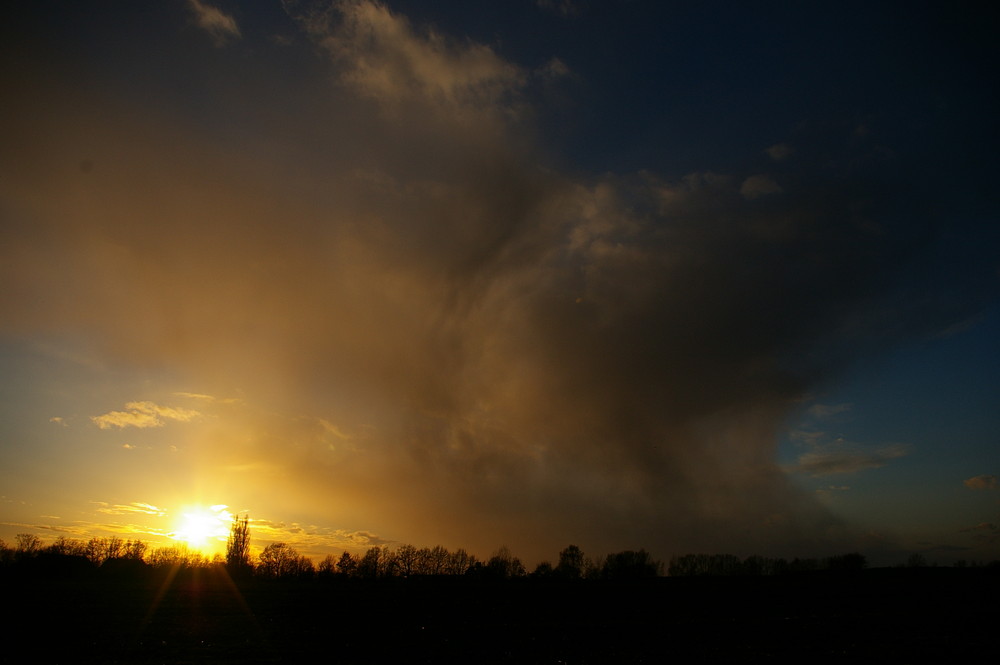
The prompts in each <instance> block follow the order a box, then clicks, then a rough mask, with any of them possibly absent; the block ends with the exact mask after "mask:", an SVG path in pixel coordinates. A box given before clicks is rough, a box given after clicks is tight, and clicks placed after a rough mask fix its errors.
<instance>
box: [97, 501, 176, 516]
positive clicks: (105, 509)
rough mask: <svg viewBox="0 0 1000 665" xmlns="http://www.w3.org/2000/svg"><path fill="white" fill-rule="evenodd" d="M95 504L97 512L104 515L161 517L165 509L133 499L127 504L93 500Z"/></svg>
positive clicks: (164, 513)
mask: <svg viewBox="0 0 1000 665" xmlns="http://www.w3.org/2000/svg"><path fill="white" fill-rule="evenodd" d="M93 503H95V504H97V506H98V507H97V512H99V513H104V514H106V515H134V514H141V515H155V516H157V517H162V516H164V515H166V514H167V513H166V511H164V510H161V509H160V508H157V507H156V506H154V505H151V504H148V503H142V502H140V501H133V502H132V503H129V504H110V503H105V502H104V501H94V502H93Z"/></svg>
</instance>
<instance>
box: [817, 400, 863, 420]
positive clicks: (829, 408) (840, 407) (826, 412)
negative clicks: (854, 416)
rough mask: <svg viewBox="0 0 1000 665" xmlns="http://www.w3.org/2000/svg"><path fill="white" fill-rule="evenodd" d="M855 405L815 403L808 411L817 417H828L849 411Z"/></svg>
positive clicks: (821, 418)
mask: <svg viewBox="0 0 1000 665" xmlns="http://www.w3.org/2000/svg"><path fill="white" fill-rule="evenodd" d="M853 407H854V405H853V404H849V403H844V404H813V405H812V406H810V407H809V409H808V410H807V411H806V413H807V414H808V415H809V416H811V417H813V418H816V419H820V420H823V419H827V418H830V417H832V416H837V415H840V414H842V413H847V412H849V411H850V410H851V409H852V408H853Z"/></svg>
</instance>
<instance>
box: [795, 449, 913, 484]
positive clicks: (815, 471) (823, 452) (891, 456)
mask: <svg viewBox="0 0 1000 665" xmlns="http://www.w3.org/2000/svg"><path fill="white" fill-rule="evenodd" d="M908 453H909V449H908V447H907V446H905V445H901V444H893V445H887V446H881V447H878V448H864V447H861V446H857V445H852V444H846V443H834V444H830V445H826V446H819V447H817V448H816V449H814V450H811V451H809V452H807V453H804V454H803V455H801V456H799V458H798V461H797V462H796V464H794V465H793V466H792V467H791V468H790V469H789V470H790V471H793V472H795V473H804V474H808V475H810V476H830V475H837V474H845V473H857V472H858V471H864V470H865V469H876V468H878V467H882V466H885V465H886V464H888V463H889V462H891V461H892V460H895V459H899V458H900V457H905V456H906V455H907V454H908Z"/></svg>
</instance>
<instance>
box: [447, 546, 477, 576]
mask: <svg viewBox="0 0 1000 665" xmlns="http://www.w3.org/2000/svg"><path fill="white" fill-rule="evenodd" d="M475 561H476V557H475V556H473V555H471V554H469V553H468V552H466V551H465V550H464V549H462V548H459V549H457V550H455V551H454V552H452V553H451V554H449V555H448V565H447V573H448V574H449V575H465V574H466V573H467V572H468V571H469V568H470V567H471V566H472V564H473V563H475Z"/></svg>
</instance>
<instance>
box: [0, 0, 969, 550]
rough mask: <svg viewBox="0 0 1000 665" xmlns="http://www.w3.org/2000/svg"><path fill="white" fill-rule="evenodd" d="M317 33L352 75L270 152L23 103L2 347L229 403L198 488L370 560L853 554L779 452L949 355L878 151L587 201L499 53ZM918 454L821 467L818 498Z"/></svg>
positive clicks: (913, 224) (25, 96)
mask: <svg viewBox="0 0 1000 665" xmlns="http://www.w3.org/2000/svg"><path fill="white" fill-rule="evenodd" d="M547 4H548V5H551V6H552V7H553V8H562V7H571V5H570V4H569V3H547ZM286 5H287V6H288V8H289V12H290V13H291V14H292V15H293V16H294V18H295V21H296V22H297V25H299V26H301V27H302V29H303V31H304V33H305V34H307V35H308V36H309V37H310V38H311V39H312V42H313V45H314V46H315V47H316V49H317V52H318V53H320V54H321V55H322V57H323V58H324V59H325V61H324V63H323V67H324V69H323V70H322V71H323V74H321V75H311V74H310V72H308V71H306V72H301V75H302V77H303V79H305V80H306V81H308V82H309V84H310V85H314V86H316V88H315V91H312V90H310V96H309V99H310V102H311V104H313V105H314V108H310V109H303V108H302V107H301V106H296V105H295V103H294V102H292V101H290V102H289V103H288V106H284V105H283V100H281V99H278V98H276V97H274V96H269V95H268V94H266V93H265V92H262V90H267V89H268V86H269V85H270V84H271V83H272V81H271V80H269V79H267V78H266V77H263V75H262V77H263V78H262V79H261V80H259V81H251V82H250V85H253V86H257V87H256V88H254V89H252V90H251V91H250V92H248V93H246V94H247V98H248V99H263V100H266V101H263V102H261V107H260V109H259V113H257V114H255V115H248V116H244V117H241V118H240V122H245V123H247V125H248V130H252V131H248V132H247V134H246V135H247V136H251V137H257V138H251V139H248V140H247V141H246V142H245V143H243V142H228V141H227V140H226V139H225V136H224V132H220V133H219V137H206V135H205V133H203V132H199V131H195V130H193V129H191V127H190V126H189V124H190V122H191V121H190V119H189V118H175V117H173V116H171V115H170V114H169V113H166V112H162V113H161V112H160V111H158V110H157V109H155V108H144V107H142V102H141V101H131V102H130V103H129V104H123V103H121V102H118V101H116V100H115V99H114V98H113V97H111V96H108V97H106V98H100V99H98V100H97V101H94V100H93V97H92V93H89V92H88V93H87V94H83V93H81V92H80V90H78V89H75V88H74V86H72V85H70V84H69V83H67V84H66V85H65V87H64V88H60V89H57V90H56V91H55V92H51V93H47V94H51V95H54V96H55V97H56V98H59V99H61V100H62V104H61V105H62V106H65V107H70V108H73V109H74V113H73V114H72V116H71V117H70V116H65V115H62V114H55V113H52V112H51V110H50V109H51V108H52V105H51V104H50V103H49V100H48V99H46V98H43V97H40V96H39V95H38V94H34V93H32V92H31V88H30V87H24V88H21V89H20V90H16V91H13V92H12V93H11V97H10V99H11V100H13V102H14V103H12V104H11V105H8V108H7V109H6V110H5V111H3V117H2V118H0V119H2V120H4V130H3V131H4V134H5V139H6V142H7V145H9V146H10V147H9V149H8V150H5V151H4V153H3V155H2V156H0V160H2V163H3V167H4V172H5V173H11V174H14V175H13V177H11V178H5V179H4V180H3V182H0V195H2V201H3V205H4V207H5V211H6V212H7V213H8V215H9V216H10V218H11V219H13V220H15V221H14V222H13V223H12V224H11V226H10V228H9V230H8V238H9V241H8V242H6V243H5V244H4V247H3V249H2V250H0V252H2V254H0V256H2V259H3V260H2V266H3V267H0V271H2V274H0V277H2V281H3V284H4V287H3V291H2V306H3V309H4V311H5V312H7V313H8V314H9V316H8V317H6V320H5V322H4V324H3V328H4V332H5V333H7V334H11V335H33V334H52V333H55V332H58V333H60V334H67V333H73V334H76V335H80V336H81V338H83V339H86V340H89V344H91V345H92V347H93V348H94V349H95V350H96V351H97V352H99V353H101V354H104V355H105V356H106V357H108V358H112V359H113V361H114V362H115V363H119V364H121V365H124V366H128V367H132V368H139V369H142V368H147V369H149V370H150V371H152V370H155V369H160V368H164V367H168V368H171V370H173V371H175V372H176V373H178V374H180V375H182V376H183V377H184V378H185V380H186V383H185V385H183V386H176V388H177V389H182V390H191V391H194V392H192V393H190V394H189V396H190V397H191V398H192V399H199V400H200V401H201V402H205V403H206V404H207V403H208V400H202V399H200V397H199V396H201V395H209V394H240V395H241V401H240V403H238V404H230V405H228V406H227V408H230V409H231V410H230V411H228V412H226V416H225V417H224V418H220V420H219V424H218V425H217V426H216V425H213V427H214V429H211V430H205V431H204V432H203V433H202V434H200V435H199V436H200V437H202V438H200V439H198V440H197V441H194V442H193V441H190V440H189V442H188V443H189V445H195V444H197V445H199V446H201V450H202V451H203V454H202V455H201V457H200V462H201V463H202V464H204V465H207V466H211V467H212V468H215V469H218V472H219V473H220V474H222V475H225V477H226V478H227V479H228V481H227V482H230V483H232V484H236V482H237V481H236V480H235V479H241V481H240V482H242V483H243V484H244V485H246V486H249V487H255V488H258V490H259V489H260V488H264V491H266V492H269V493H270V492H273V493H274V494H273V498H271V495H270V494H269V499H270V500H273V501H274V502H276V503H277V502H279V501H289V502H291V501H297V502H298V503H299V505H310V506H313V507H314V509H315V511H317V512H322V511H326V513H325V514H326V517H327V519H329V520H330V521H331V522H332V524H331V525H330V527H329V528H332V529H334V530H336V529H339V528H340V526H341V525H342V524H343V525H345V527H346V528H345V530H343V531H342V532H337V533H338V534H339V535H340V536H342V537H343V538H344V539H347V540H354V539H355V538H356V536H353V535H351V534H354V533H356V532H360V531H362V530H364V529H371V530H372V532H374V533H380V534H383V535H384V536H385V538H389V539H393V540H408V541H411V542H416V543H417V544H433V543H434V542H443V543H445V544H447V545H449V546H452V547H455V546H467V547H470V548H480V550H482V551H489V549H490V548H493V547H495V546H496V545H497V544H498V543H501V542H506V543H507V544H509V545H510V546H511V547H512V548H514V549H515V551H518V552H521V553H523V555H524V556H525V557H526V558H530V557H531V556H533V555H534V554H535V553H546V552H547V553H549V556H551V553H552V552H555V551H558V548H559V547H561V546H564V545H565V544H566V543H567V542H570V541H572V542H579V543H580V544H581V545H583V546H585V548H586V549H589V550H594V549H596V550H597V551H602V550H604V551H606V550H610V549H612V548H618V549H622V548H627V547H633V548H634V547H647V548H653V549H654V550H657V551H661V552H673V551H694V550H717V551H721V550H725V549H727V548H729V547H731V546H735V545H734V544H735V543H739V545H738V546H739V547H741V548H750V549H752V550H754V551H757V552H760V553H766V552H768V551H774V552H778V553H781V554H788V553H793V554H794V553H795V551H797V550H796V549H795V548H798V547H807V546H809V547H811V546H813V545H815V544H817V543H821V544H823V543H834V542H835V543H840V542H841V540H839V539H841V538H843V537H845V536H844V534H843V533H842V527H841V525H839V524H837V522H836V520H834V519H833V518H831V517H830V516H829V515H828V514H827V513H826V512H825V510H824V509H823V508H822V507H821V506H820V505H819V503H818V502H816V501H815V500H814V499H813V498H811V497H810V496H806V495H804V494H802V493H799V492H798V491H797V490H795V489H794V488H793V487H792V486H791V485H790V484H789V483H788V482H787V480H786V477H785V473H784V472H783V471H782V470H781V469H780V468H779V467H778V466H777V464H776V462H775V459H774V455H775V445H776V438H777V437H776V433H777V431H778V430H779V429H780V428H781V427H782V424H783V419H784V417H785V416H786V414H787V413H788V411H789V409H791V408H793V406H794V405H795V404H796V403H797V401H798V400H801V399H802V398H803V396H804V395H806V394H807V393H808V391H809V390H810V388H811V387H812V386H814V385H815V384H816V383H817V382H819V381H821V380H824V379H826V378H828V377H829V376H830V375H831V374H832V373H834V372H835V371H838V370H839V369H841V368H842V367H843V366H844V365H845V363H846V362H847V361H849V360H852V359H854V358H857V357H859V355H861V354H864V353H866V352H868V351H870V350H872V349H877V348H881V346H882V345H884V344H887V343H890V342H891V341H892V340H894V339H898V338H899V337H900V336H905V335H910V334H920V333H923V332H925V331H928V330H933V329H935V328H936V327H937V326H939V325H942V324H944V323H948V322H950V321H944V320H942V319H941V318H938V316H937V314H936V313H935V311H934V309H933V307H930V308H928V307H927V303H926V302H925V301H923V300H921V301H920V302H917V301H915V300H910V299H906V298H902V299H896V298H890V297H889V295H890V293H891V290H890V289H891V287H892V286H893V284H894V281H895V280H897V279H898V277H899V275H900V273H901V272H905V271H907V270H910V269H911V267H912V262H913V261H914V260H915V258H916V257H918V256H919V252H920V249H921V237H920V234H921V232H922V229H923V228H924V223H925V222H926V220H925V219H924V218H923V217H921V216H920V214H919V210H918V208H920V206H917V205H911V204H909V203H908V202H907V200H906V197H905V196H904V194H905V193H904V192H902V191H900V190H899V189H898V185H897V184H896V181H894V180H893V178H891V177H890V178H880V179H872V178H870V175H871V173H870V171H869V170H868V168H869V166H870V165H871V163H872V160H875V159H882V157H879V156H877V155H878V154H879V153H878V151H877V149H876V146H874V145H869V144H866V143H864V142H863V141H862V140H860V139H859V140H855V141H853V142H851V143H850V145H849V146H848V147H843V148H837V149H832V148H829V147H828V145H829V143H830V142H827V141H818V140H817V141H815V142H814V143H813V144H810V141H809V136H807V135H802V136H799V137H797V141H796V149H795V151H792V150H791V149H790V148H788V147H787V146H786V145H784V144H778V145H774V146H772V147H771V148H769V149H767V154H769V155H770V156H771V157H772V158H773V160H770V161H768V163H767V165H766V167H767V168H768V169H771V171H769V174H768V175H760V174H759V173H757V172H756V170H751V171H748V172H746V173H713V172H698V173H691V174H689V175H687V176H685V177H683V178H666V177H663V176H660V175H657V174H655V173H647V172H643V173H634V174H603V175H599V176H582V175H577V174H568V173H561V172H559V171H558V170H554V169H551V168H543V167H542V166H540V164H541V163H542V160H541V159H539V158H538V155H537V153H536V151H535V149H534V148H533V145H532V144H533V140H532V136H531V131H530V129H528V126H529V125H530V115H531V114H530V113H529V111H530V109H531V106H530V99H529V97H528V95H527V93H526V91H525V86H526V80H527V78H526V77H527V74H526V73H525V70H524V69H523V68H521V67H519V66H518V65H515V64H513V63H510V62H507V61H505V60H504V59H503V58H502V57H501V56H500V55H499V54H498V53H497V52H496V50H495V49H494V48H492V47H490V46H489V45H485V44H478V43H474V42H471V41H463V40H460V39H457V38H452V37H449V36H446V35H443V34H440V33H439V32H436V31H435V30H433V29H431V28H423V27H420V28H418V27H415V26H413V25H412V24H411V23H410V22H409V21H407V20H406V19H405V18H403V17H401V16H399V15H396V14H394V13H392V12H391V11H389V10H388V9H387V8H386V7H385V6H383V5H381V4H379V3H375V2H364V1H351V2H346V1H345V2H337V3H333V4H307V3H286ZM191 6H192V8H194V9H195V10H196V12H197V14H198V16H199V17H210V18H204V19H202V18H200V19H199V20H203V21H209V22H208V23H205V22H202V23H201V25H202V27H205V28H206V29H210V30H215V31H217V32H218V34H222V35H228V36H238V35H239V31H238V28H237V27H236V24H235V22H232V23H229V22H228V21H232V19H231V18H229V17H227V16H225V15H223V14H221V13H218V12H217V10H213V9H212V8H211V7H210V6H208V5H205V4H204V3H199V2H196V1H194V0H192V2H191ZM213 11H215V12H216V13H212V12H213ZM211 17H214V18H211ZM227 26H231V27H227ZM326 68H328V69H326ZM331 73H332V76H331ZM331 79H332V80H333V81H334V83H331V82H330V80H331ZM93 94H97V93H93ZM220 94H221V93H220ZM227 94H233V93H232V92H230V93H227ZM130 104H138V105H139V106H140V108H141V109H142V111H143V112H142V113H135V112H134V108H132V107H131V106H130ZM227 108H228V107H227ZM240 108H242V105H241V106H240ZM315 109H320V110H321V111H322V113H321V112H319V111H316V110H315ZM312 113H316V114H317V115H318V116H320V117H321V118H322V119H323V120H324V121H323V122H317V123H315V124H308V123H305V122H304V121H303V120H304V119H306V118H315V116H313V115H310V114H312ZM220 124H224V123H220ZM259 137H273V140H272V141H266V140H264V139H261V138H259ZM832 143H834V144H837V145H841V144H840V143H839V142H838V141H832ZM843 145H845V146H846V145H848V144H847V142H846V141H845V142H844V143H843ZM761 150H763V149H761ZM840 151H847V152H846V153H845V152H840ZM151 156H153V157H152V158H151ZM83 159H87V160H90V162H89V163H91V164H92V168H88V169H82V168H79V164H80V163H81V160H83ZM879 168H880V169H885V168H886V167H885V165H884V163H882V162H879ZM782 169H784V170H782ZM889 170H890V172H891V168H890V169H889ZM779 182H780V183H781V185H780V186H779V185H778V183H779ZM932 305H933V303H932ZM213 406H220V405H219V404H214V403H213ZM222 406H225V405H222ZM199 408H201V407H199ZM831 408H832V409H833V411H834V412H835V411H836V408H837V407H831ZM198 413H199V412H198V411H194V410H189V409H181V408H176V407H175V408H168V407H161V406H158V405H156V404H154V403H152V402H133V403H130V404H128V405H127V406H126V410H125V411H112V412H109V413H107V414H104V415H102V416H97V417H95V418H94V419H93V420H94V422H95V423H96V424H97V425H98V426H99V427H102V428H107V427H118V428H123V427H128V426H133V427H152V426H159V425H162V424H164V423H165V422H166V421H167V420H177V421H186V420H191V419H192V418H194V417H195V416H197V415H198ZM290 414H291V415H290ZM903 454H904V450H903V449H902V448H900V447H886V448H880V449H875V450H867V451H865V450H850V451H848V450H837V449H828V450H816V451H811V452H810V453H808V454H807V455H804V456H803V457H802V458H801V459H800V460H799V470H800V471H804V472H806V473H810V474H814V475H825V474H830V473H846V472H851V471H857V470H860V469H864V468H872V467H876V466H880V465H881V464H884V463H886V462H887V461H889V460H892V459H895V458H898V457H900V456H901V455H903ZM279 494H280V495H281V496H278V495H279ZM233 504H235V502H233ZM317 521H318V520H317ZM276 533H277V531H276ZM373 538H374V537H372V538H369V541H371V542H375V540H373ZM366 542H367V541H366Z"/></svg>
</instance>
